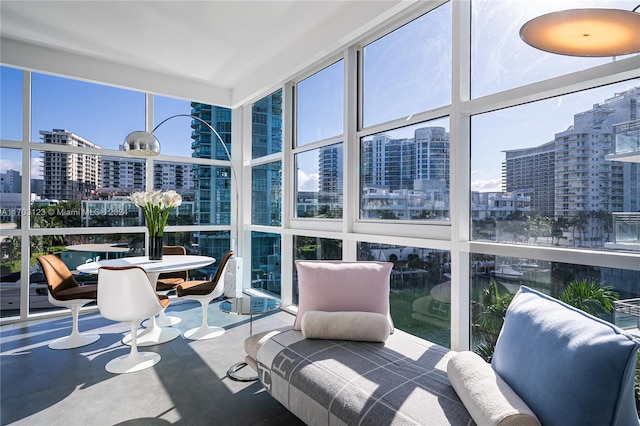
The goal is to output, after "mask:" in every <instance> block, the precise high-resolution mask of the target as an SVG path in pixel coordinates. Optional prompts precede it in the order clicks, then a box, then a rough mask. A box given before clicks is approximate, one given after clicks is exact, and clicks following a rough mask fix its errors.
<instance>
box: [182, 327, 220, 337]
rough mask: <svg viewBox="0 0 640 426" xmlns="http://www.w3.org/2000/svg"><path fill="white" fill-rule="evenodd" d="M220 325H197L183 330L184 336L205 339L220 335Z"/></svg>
mask: <svg viewBox="0 0 640 426" xmlns="http://www.w3.org/2000/svg"><path fill="white" fill-rule="evenodd" d="M224 331H225V330H224V328H222V327H202V326H201V327H198V328H192V329H191V330H187V331H185V332H184V337H185V338H186V339H190V340H207V339H213V338H215V337H220V336H222V335H223V334H224Z"/></svg>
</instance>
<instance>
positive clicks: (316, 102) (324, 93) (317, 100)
mask: <svg viewBox="0 0 640 426" xmlns="http://www.w3.org/2000/svg"><path fill="white" fill-rule="evenodd" d="M342 62H343V61H338V62H336V63H335V64H333V65H331V66H328V67H327V68H325V69H323V70H322V71H320V72H317V73H316V74H314V75H312V76H311V77H308V78H306V79H305V80H303V81H301V82H300V83H298V85H297V86H296V94H297V98H296V99H297V102H296V108H297V111H296V112H297V117H296V118H297V120H296V126H295V127H296V144H297V146H301V145H305V144H308V143H311V142H316V141H320V140H323V139H327V138H330V137H332V136H338V135H341V134H342V122H343V120H344V105H343V104H344V98H343V96H344V67H343V63H342Z"/></svg>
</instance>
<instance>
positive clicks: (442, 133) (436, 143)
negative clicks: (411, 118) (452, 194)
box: [414, 127, 450, 187]
mask: <svg viewBox="0 0 640 426" xmlns="http://www.w3.org/2000/svg"><path fill="white" fill-rule="evenodd" d="M414 136H415V138H414V140H415V150H416V177H415V179H420V180H430V181H434V180H436V181H438V180H439V181H444V182H446V185H447V187H449V164H450V162H449V133H447V132H446V130H445V129H444V127H423V128H420V129H416V131H415V133H414Z"/></svg>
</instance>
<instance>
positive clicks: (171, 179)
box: [153, 161, 195, 193]
mask: <svg viewBox="0 0 640 426" xmlns="http://www.w3.org/2000/svg"><path fill="white" fill-rule="evenodd" d="M193 168H194V166H193V164H182V163H169V162H166V161H162V162H159V161H158V162H155V163H154V169H153V187H154V188H156V189H161V190H163V191H167V190H171V189H172V190H174V191H177V192H179V193H182V192H184V191H187V192H191V191H193V189H194V188H195V184H194V180H193Z"/></svg>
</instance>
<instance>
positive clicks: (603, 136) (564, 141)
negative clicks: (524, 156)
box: [555, 87, 640, 218]
mask: <svg viewBox="0 0 640 426" xmlns="http://www.w3.org/2000/svg"><path fill="white" fill-rule="evenodd" d="M639 98H640V87H636V88H634V89H631V90H628V91H625V92H623V93H617V94H615V96H614V97H612V98H610V99H607V100H605V101H604V102H602V103H600V104H595V105H594V106H593V108H591V109H590V110H588V111H584V112H581V113H578V114H576V115H575V116H574V123H573V125H572V126H571V127H569V129H567V130H565V131H564V132H560V133H557V134H556V138H555V151H556V156H555V200H556V202H555V214H556V216H557V217H565V218H571V217H574V216H576V214H578V213H579V212H592V211H596V212H597V211H605V212H616V211H623V210H624V194H625V192H627V193H630V192H631V190H632V189H631V188H630V187H629V185H625V181H624V174H625V169H629V168H630V164H629V163H622V162H617V161H608V160H606V159H605V156H606V155H608V154H612V153H613V152H614V148H615V147H614V143H615V140H614V132H613V126H614V125H615V124H617V123H622V122H626V121H629V120H631V119H633V117H635V116H637V108H638V107H637V104H638V99H639ZM625 189H626V191H625ZM634 190H635V191H637V189H634Z"/></svg>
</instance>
